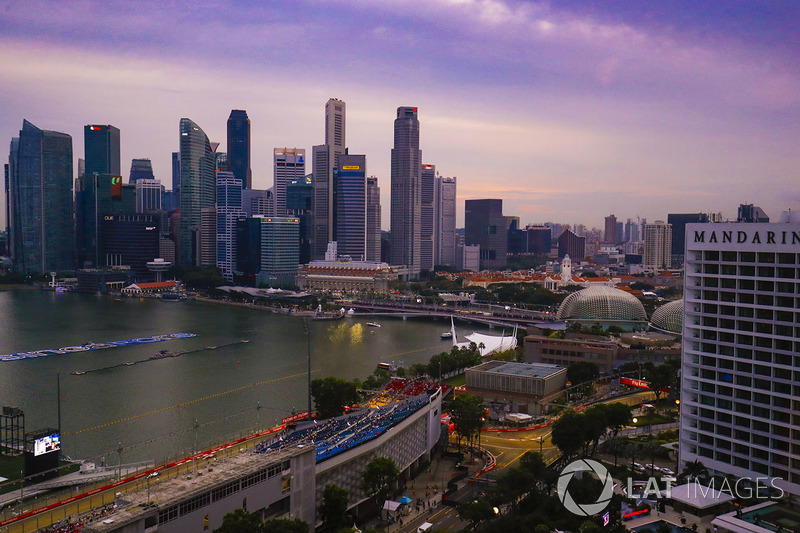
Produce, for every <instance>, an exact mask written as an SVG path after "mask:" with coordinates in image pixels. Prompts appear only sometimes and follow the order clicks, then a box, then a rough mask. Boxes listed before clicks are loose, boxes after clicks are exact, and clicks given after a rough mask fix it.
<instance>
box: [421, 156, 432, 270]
mask: <svg viewBox="0 0 800 533" xmlns="http://www.w3.org/2000/svg"><path fill="white" fill-rule="evenodd" d="M435 186H436V165H422V170H421V172H420V187H421V189H420V208H419V209H420V211H419V212H420V246H419V254H420V255H419V268H420V269H421V270H429V271H430V270H433V265H434V261H433V258H434V255H435V253H434V250H433V248H434V242H435V239H434V235H433V233H434V230H435V226H436V223H435V221H434V218H435V208H434V205H433V200H434V189H435Z"/></svg>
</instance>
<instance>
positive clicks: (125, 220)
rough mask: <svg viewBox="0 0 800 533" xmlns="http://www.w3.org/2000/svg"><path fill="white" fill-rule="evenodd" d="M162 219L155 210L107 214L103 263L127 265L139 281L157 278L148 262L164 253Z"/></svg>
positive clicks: (102, 228)
mask: <svg viewBox="0 0 800 533" xmlns="http://www.w3.org/2000/svg"><path fill="white" fill-rule="evenodd" d="M159 222H160V217H159V216H158V215H157V214H153V213H124V214H113V215H103V217H102V220H101V221H100V233H101V239H100V241H101V243H102V246H103V249H102V252H101V253H102V259H101V261H100V266H122V265H126V266H129V267H130V268H131V270H133V271H134V272H135V273H136V278H137V280H138V281H143V280H150V279H153V275H152V274H151V273H150V271H149V270H148V269H147V262H148V261H152V260H153V259H155V258H157V257H161V254H160V249H159V234H160V230H159Z"/></svg>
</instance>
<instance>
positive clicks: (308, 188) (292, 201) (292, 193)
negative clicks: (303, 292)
mask: <svg viewBox="0 0 800 533" xmlns="http://www.w3.org/2000/svg"><path fill="white" fill-rule="evenodd" d="M313 204H314V178H313V175H311V174H308V175H306V177H305V178H304V179H302V180H292V181H290V182H289V183H287V184H286V212H287V214H288V215H289V216H290V217H294V218H296V219H298V220H299V221H300V228H299V231H300V250H299V251H300V260H299V263H300V264H305V263H308V262H309V261H311V241H312V236H313V231H312V230H313V227H314V221H313V218H312V213H313V212H312V211H311V207H312V205H313Z"/></svg>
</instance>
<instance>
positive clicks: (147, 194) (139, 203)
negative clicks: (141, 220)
mask: <svg viewBox="0 0 800 533" xmlns="http://www.w3.org/2000/svg"><path fill="white" fill-rule="evenodd" d="M134 186H135V187H136V212H137V213H152V212H153V211H161V209H162V205H161V197H162V194H163V193H164V186H163V185H161V180H152V179H139V180H136V181H135V185H134Z"/></svg>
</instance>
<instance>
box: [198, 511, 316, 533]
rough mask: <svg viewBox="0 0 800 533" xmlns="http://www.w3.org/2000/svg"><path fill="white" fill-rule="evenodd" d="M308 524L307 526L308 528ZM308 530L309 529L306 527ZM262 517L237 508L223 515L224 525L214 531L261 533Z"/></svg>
mask: <svg viewBox="0 0 800 533" xmlns="http://www.w3.org/2000/svg"><path fill="white" fill-rule="evenodd" d="M307 527H308V526H306V528H307ZM306 531H308V529H306ZM260 532H261V519H260V518H259V517H257V516H256V515H255V514H250V513H248V512H247V511H245V510H244V509H236V510H234V511H233V512H231V513H227V514H226V515H225V516H223V517H222V526H221V527H219V528H217V529H215V530H214V533H260Z"/></svg>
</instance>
